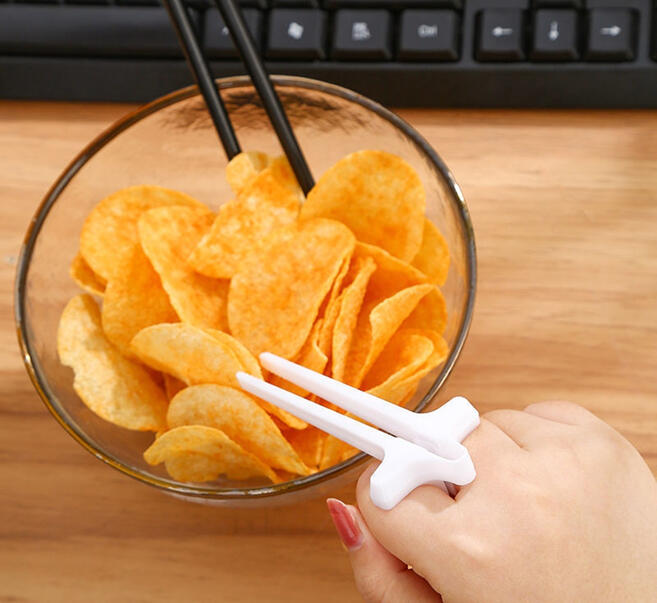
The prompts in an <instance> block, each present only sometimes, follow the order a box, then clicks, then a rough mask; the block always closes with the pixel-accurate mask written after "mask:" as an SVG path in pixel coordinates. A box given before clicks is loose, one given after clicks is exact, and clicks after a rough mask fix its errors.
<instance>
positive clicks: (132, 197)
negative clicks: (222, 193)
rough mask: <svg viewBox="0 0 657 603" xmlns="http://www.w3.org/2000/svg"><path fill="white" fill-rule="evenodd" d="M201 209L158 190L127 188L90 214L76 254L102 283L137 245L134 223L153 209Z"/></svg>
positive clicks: (185, 197)
mask: <svg viewBox="0 0 657 603" xmlns="http://www.w3.org/2000/svg"><path fill="white" fill-rule="evenodd" d="M166 205H184V206H188V207H194V208H203V207H205V206H204V205H203V204H202V203H199V202H198V201H196V200H195V199H192V198H191V197H190V196H188V195H185V194H184V193H179V192H177V191H172V190H169V189H167V188H163V187H161V186H131V187H129V188H124V189H122V190H120V191H117V192H116V193H114V194H112V195H110V196H109V197H105V199H103V200H102V201H101V202H100V203H98V205H96V207H94V208H93V209H92V210H91V213H90V214H89V215H88V216H87V219H86V220H85V222H84V225H83V226H82V232H81V233H80V253H81V255H82V257H83V258H84V259H85V261H86V262H87V263H88V264H89V266H90V267H91V269H92V270H93V271H94V272H95V273H96V274H97V275H99V276H100V277H102V278H103V279H105V280H106V281H109V280H111V279H112V278H113V277H114V276H115V275H116V273H117V271H120V270H121V267H122V266H123V265H124V263H125V261H126V258H129V257H130V255H131V254H132V250H133V248H134V247H135V245H137V243H138V236H137V221H138V220H139V217H140V216H141V214H142V213H143V212H145V211H146V210H149V209H152V208H154V207H162V206H166Z"/></svg>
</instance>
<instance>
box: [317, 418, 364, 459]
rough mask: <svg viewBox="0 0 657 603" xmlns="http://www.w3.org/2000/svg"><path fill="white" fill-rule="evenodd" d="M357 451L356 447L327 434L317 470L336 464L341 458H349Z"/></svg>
mask: <svg viewBox="0 0 657 603" xmlns="http://www.w3.org/2000/svg"><path fill="white" fill-rule="evenodd" d="M350 416H351V415H350ZM359 452H360V450H358V448H354V447H353V446H351V445H350V444H347V443H346V442H343V441H342V440H339V439H338V438H336V437H335V436H332V435H329V436H327V438H326V441H325V442H324V447H323V449H322V458H321V460H320V462H319V470H320V471H323V470H324V469H328V468H329V467H332V466H333V465H337V464H338V463H341V462H342V461H343V460H345V459H348V458H351V457H352V456H353V455H354V454H358V453H359Z"/></svg>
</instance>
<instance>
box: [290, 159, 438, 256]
mask: <svg viewBox="0 0 657 603" xmlns="http://www.w3.org/2000/svg"><path fill="white" fill-rule="evenodd" d="M425 206H426V195H425V192H424V187H423V186H422V182H420V179H419V177H418V175H417V173H416V172H415V170H414V169H413V168H412V167H411V166H410V165H409V164H408V163H406V162H405V161H404V160H403V159H401V158H400V157H397V156H395V155H392V154H390V153H385V152H383V151H358V152H356V153H351V154H350V155H347V156H346V157H343V158H342V159H341V160H340V161H338V162H337V163H336V164H335V165H334V166H333V167H331V168H330V169H328V170H327V171H326V172H325V173H324V174H323V175H322V177H321V178H320V179H319V180H318V182H317V184H315V186H314V187H313V189H312V190H311V191H310V192H309V193H308V199H307V200H306V202H305V203H304V204H303V207H302V208H301V219H302V220H307V219H310V218H330V219H333V220H338V221H340V222H342V223H344V224H345V225H346V226H348V227H349V229H350V230H351V231H352V232H353V233H354V235H356V238H357V239H358V240H359V241H362V242H364V243H371V244H372V245H377V246H379V247H382V248H383V249H385V250H386V251H389V252H390V253H391V254H392V255H394V256H396V257H398V258H401V259H402V260H404V261H407V262H410V261H411V260H412V259H413V258H414V257H415V256H416V254H417V252H418V250H419V249H420V244H421V243H422V231H423V228H424V211H425Z"/></svg>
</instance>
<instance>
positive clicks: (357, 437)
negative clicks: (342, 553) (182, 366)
mask: <svg viewBox="0 0 657 603" xmlns="http://www.w3.org/2000/svg"><path fill="white" fill-rule="evenodd" d="M260 362H261V364H262V366H263V367H264V368H266V369H267V370H269V371H271V372H272V373H274V374H276V375H278V376H280V377H282V378H283V379H285V380H286V381H289V382H290V383H294V384H295V385H298V386H300V387H302V388H304V389H305V390H307V391H309V392H311V393H313V394H316V395H317V396H320V397H321V398H322V399H324V400H327V401H329V402H332V403H333V404H335V405H336V406H339V407H340V408H343V409H344V410H347V411H349V412H350V413H352V414H353V415H355V416H357V417H360V418H361V419H363V420H365V421H367V422H368V423H371V424H372V425H376V426H378V427H380V428H381V429H383V430H385V431H379V430H378V429H375V428H374V427H370V426H369V425H366V424H364V423H361V422H360V421H356V420H355V419H352V418H351V417H348V416H346V415H343V414H340V413H338V412H335V411H333V410H330V409H328V408H326V407H324V406H322V405H320V404H315V403H313V402H310V401H309V400H307V399H305V398H302V397H300V396H297V395H296V394H293V393H291V392H288V391H286V390H284V389H281V388H279V387H276V386H275V385H272V384H270V383H267V382H266V381H263V380H262V379H258V378H256V377H253V376H252V375H248V374H246V373H242V372H239V373H237V380H238V381H239V383H240V385H241V386H242V388H243V389H244V390H246V391H247V392H249V393H251V394H253V395H254V396H257V397H259V398H262V399H263V400H267V401H268V402H271V403H272V404H275V405H276V406H278V407H280V408H282V409H284V410H286V411H288V412H290V413H292V414H294V415H296V416H297V417H299V418H300V419H303V420H304V421H306V422H308V423H310V424H311V425H314V426H315V427H318V428H319V429H321V430H323V431H325V432H327V433H330V434H332V435H334V436H335V437H337V438H339V439H341V440H343V441H345V442H347V443H348V444H351V445H352V446H354V447H356V448H358V449H359V450H362V451H363V452H366V453H367V454H369V455H371V456H373V457H374V458H376V459H379V460H380V461H381V465H380V466H379V467H378V468H377V469H376V471H375V472H374V473H373V474H372V477H371V478H370V496H371V498H372V502H373V503H374V504H375V505H376V506H377V507H380V508H381V509H386V510H387V509H392V508H393V507H394V506H395V505H396V504H397V503H399V502H400V501H401V500H402V499H403V498H404V497H405V496H406V495H407V494H409V493H410V492H411V491H413V490H414V489H415V488H417V487H418V486H421V485H424V484H430V485H434V486H438V487H444V485H443V484H444V482H449V483H452V484H457V485H459V486H463V485H465V484H469V483H470V482H471V481H472V480H473V479H474V477H475V468H474V465H473V463H472V459H471V458H470V454H469V453H468V451H467V449H466V448H465V446H463V444H461V441H462V440H463V439H464V438H465V437H466V436H467V435H468V434H469V433H470V432H471V431H472V430H474V429H475V428H476V427H477V426H478V425H479V413H478V412H477V411H476V409H475V408H474V407H473V406H472V405H471V404H470V402H468V401H467V400H466V399H465V398H462V397H457V398H452V399H451V400H450V401H449V402H447V403H446V404H444V405H443V406H441V407H440V408H438V409H437V410H434V411H432V412H429V413H423V414H418V413H414V412H412V411H410V410H407V409H405V408H401V407H399V406H396V405H395V404H391V403H390V402H387V401H385V400H381V399H380V398H377V397H375V396H372V395H370V394H368V393H366V392H362V391H360V390H358V389H356V388H354V387H350V386H349V385H345V384H344V383H340V382H339V381H335V380H334V379H331V378H330V377H326V376H325V375H321V374H319V373H316V372H314V371H311V370H309V369H307V368H305V367H303V366H300V365H298V364H295V363H294V362H290V361H289V360H285V359H284V358H281V357H279V356H276V355H274V354H270V353H264V354H261V355H260ZM385 432H387V433H385Z"/></svg>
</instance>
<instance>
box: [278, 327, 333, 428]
mask: <svg viewBox="0 0 657 603" xmlns="http://www.w3.org/2000/svg"><path fill="white" fill-rule="evenodd" d="M322 323H323V321H322V319H321V318H320V319H319V320H318V321H317V322H316V323H315V324H314V326H313V329H312V331H310V335H309V336H308V339H307V340H306V343H304V344H303V347H302V348H301V350H300V351H299V353H298V354H297V355H296V356H295V357H294V358H293V361H294V362H296V363H297V364H300V365H301V366H305V367H306V368H308V369H310V370H311V371H315V372H317V373H323V372H324V369H325V368H326V364H327V363H328V358H327V357H326V354H324V352H323V351H322V350H321V349H320V347H319V334H320V332H321V329H322ZM268 381H269V382H270V383H272V384H273V385H276V386H277V387H282V388H283V389H286V390H288V391H290V392H292V393H293V394H296V395H297V396H301V397H305V396H307V395H308V392H307V391H306V390H305V389H303V388H301V387H299V386H298V385H295V384H294V383H290V382H289V381H286V380H285V379H283V378H282V377H279V376H278V375H273V374H272V375H270V376H269V378H268ZM298 420H299V421H300V420H301V419H298Z"/></svg>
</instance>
